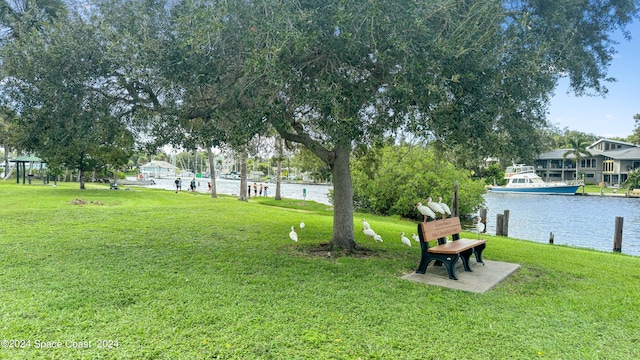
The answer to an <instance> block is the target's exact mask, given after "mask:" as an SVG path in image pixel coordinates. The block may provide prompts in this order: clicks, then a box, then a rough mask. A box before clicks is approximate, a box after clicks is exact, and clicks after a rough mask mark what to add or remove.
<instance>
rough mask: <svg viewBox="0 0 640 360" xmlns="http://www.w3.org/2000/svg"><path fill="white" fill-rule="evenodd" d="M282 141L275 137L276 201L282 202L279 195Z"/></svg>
mask: <svg viewBox="0 0 640 360" xmlns="http://www.w3.org/2000/svg"><path fill="white" fill-rule="evenodd" d="M283 141H284V140H282V139H281V138H280V137H279V136H276V142H277V144H278V145H277V146H278V165H277V168H276V197H275V199H276V200H282V196H281V194H280V180H281V179H282V142H283Z"/></svg>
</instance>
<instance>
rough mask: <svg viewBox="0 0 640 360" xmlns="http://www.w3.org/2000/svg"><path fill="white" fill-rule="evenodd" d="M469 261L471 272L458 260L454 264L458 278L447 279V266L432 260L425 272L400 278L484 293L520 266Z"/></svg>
mask: <svg viewBox="0 0 640 360" xmlns="http://www.w3.org/2000/svg"><path fill="white" fill-rule="evenodd" d="M469 262H470V267H471V270H473V271H472V272H468V271H464V268H463V267H462V261H458V263H457V264H456V276H457V277H458V280H452V279H449V275H448V274H447V268H446V267H445V266H444V265H442V266H433V262H431V263H430V264H429V266H428V267H427V271H426V273H424V274H417V273H411V274H406V275H404V276H402V278H403V279H406V280H411V281H417V282H421V283H424V284H429V285H435V286H444V287H448V288H451V289H456V290H463V291H470V292H475V293H484V292H486V291H487V290H490V289H492V288H493V287H495V286H496V285H497V284H498V283H500V282H501V281H502V280H504V279H506V278H507V277H508V276H509V275H511V274H513V273H514V272H516V271H517V270H518V269H519V268H520V265H519V264H511V263H505V262H499V261H491V260H485V261H484V263H485V265H484V266H482V264H479V263H476V261H475V259H473V258H472V259H471V261H469Z"/></svg>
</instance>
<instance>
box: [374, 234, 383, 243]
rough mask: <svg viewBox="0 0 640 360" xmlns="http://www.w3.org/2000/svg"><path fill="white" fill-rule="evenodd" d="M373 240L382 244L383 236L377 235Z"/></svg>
mask: <svg viewBox="0 0 640 360" xmlns="http://www.w3.org/2000/svg"><path fill="white" fill-rule="evenodd" d="M373 240H375V241H377V242H382V236H380V235H378V234H375V235H374V236H373Z"/></svg>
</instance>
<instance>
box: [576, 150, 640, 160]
mask: <svg viewBox="0 0 640 360" xmlns="http://www.w3.org/2000/svg"><path fill="white" fill-rule="evenodd" d="M589 151H590V152H591V153H592V154H593V155H602V156H605V157H610V158H612V159H617V160H638V159H640V148H638V147H632V148H627V149H616V150H608V151H600V150H593V149H592V150H589Z"/></svg>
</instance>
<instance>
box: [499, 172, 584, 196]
mask: <svg viewBox="0 0 640 360" xmlns="http://www.w3.org/2000/svg"><path fill="white" fill-rule="evenodd" d="M504 178H505V179H506V180H507V184H506V185H504V186H492V187H489V190H491V191H492V192H504V193H522V194H541V195H574V194H575V193H576V191H577V190H578V188H579V187H580V186H583V185H584V183H583V182H582V181H580V180H571V181H566V182H545V181H544V180H542V178H541V177H540V176H538V174H536V170H535V168H534V167H533V166H527V165H524V164H516V165H513V166H509V167H507V169H506V170H505V173H504Z"/></svg>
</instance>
